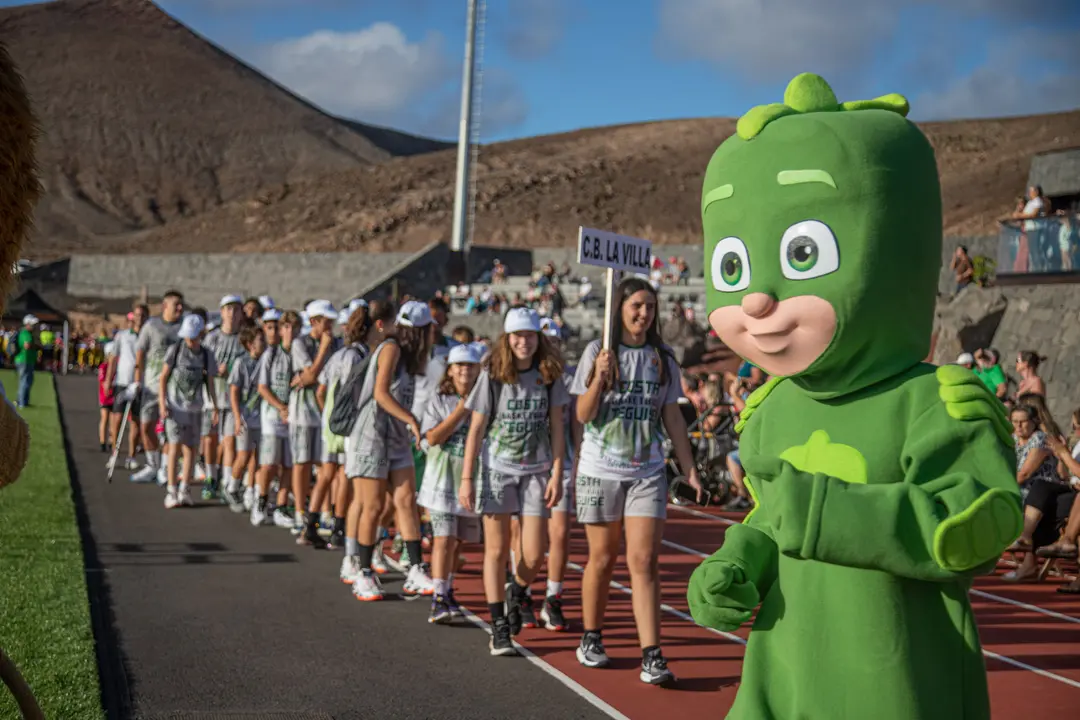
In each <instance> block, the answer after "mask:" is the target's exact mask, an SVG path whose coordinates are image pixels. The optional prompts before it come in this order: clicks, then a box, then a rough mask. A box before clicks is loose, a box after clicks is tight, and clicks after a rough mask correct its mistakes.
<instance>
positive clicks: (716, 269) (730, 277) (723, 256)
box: [709, 237, 750, 292]
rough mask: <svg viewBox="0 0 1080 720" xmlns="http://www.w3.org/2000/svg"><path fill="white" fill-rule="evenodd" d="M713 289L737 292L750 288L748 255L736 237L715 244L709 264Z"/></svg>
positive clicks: (744, 246)
mask: <svg viewBox="0 0 1080 720" xmlns="http://www.w3.org/2000/svg"><path fill="white" fill-rule="evenodd" d="M709 269H710V273H709V274H710V276H711V278H712V284H713V287H714V288H716V289H717V290H719V291H720V292H739V291H740V290H745V289H746V288H748V287H750V255H749V253H747V252H746V245H744V244H743V241H742V240H740V239H739V238H737V237H726V238H724V239H723V240H721V241H720V242H718V243H716V247H714V248H713V252H712V260H711V262H710V268H709Z"/></svg>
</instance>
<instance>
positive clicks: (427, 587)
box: [401, 563, 435, 597]
mask: <svg viewBox="0 0 1080 720" xmlns="http://www.w3.org/2000/svg"><path fill="white" fill-rule="evenodd" d="M401 592H402V593H404V595H405V597H420V596H422V595H433V594H434V593H435V583H434V581H433V580H432V579H431V575H430V574H429V572H428V567H427V563H417V564H416V565H412V566H410V567H409V574H408V576H406V578H405V584H404V585H402V586H401Z"/></svg>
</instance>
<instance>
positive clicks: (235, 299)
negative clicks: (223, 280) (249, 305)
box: [218, 295, 244, 307]
mask: <svg viewBox="0 0 1080 720" xmlns="http://www.w3.org/2000/svg"><path fill="white" fill-rule="evenodd" d="M243 304H244V298H242V297H240V296H239V295H226V296H225V297H223V298H221V302H219V303H218V307H225V306H226V305H243Z"/></svg>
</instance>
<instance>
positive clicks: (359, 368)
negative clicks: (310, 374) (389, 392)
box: [326, 338, 397, 437]
mask: <svg viewBox="0 0 1080 720" xmlns="http://www.w3.org/2000/svg"><path fill="white" fill-rule="evenodd" d="M386 342H397V341H396V340H394V339H393V338H390V339H388V340H387V341H386ZM376 354H378V348H376V350H375V352H373V353H371V354H370V355H368V356H367V357H366V358H364V359H363V360H361V361H360V362H359V363H357V364H356V365H353V366H352V367H351V368H349V374H348V375H346V376H345V379H344V380H340V381H338V383H337V385H335V386H334V409H333V410H331V411H330V419H329V420H328V421H327V423H326V427H327V429H328V430H329V431H330V432H331V433H333V434H334V435H337V436H339V437H348V436H349V435H351V434H352V431H353V428H354V427H356V421H357V419H358V418H359V417H360V411H361V410H362V409H363V408H362V407H361V405H360V393H361V392H363V389H364V379H365V378H366V377H367V371H368V368H369V367H371V359H372V358H373V357H375V355H376Z"/></svg>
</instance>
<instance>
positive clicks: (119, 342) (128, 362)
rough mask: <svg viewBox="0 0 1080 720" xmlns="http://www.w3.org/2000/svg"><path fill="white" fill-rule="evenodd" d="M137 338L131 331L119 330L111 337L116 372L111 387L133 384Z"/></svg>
mask: <svg viewBox="0 0 1080 720" xmlns="http://www.w3.org/2000/svg"><path fill="white" fill-rule="evenodd" d="M138 342H139V336H138V335H137V334H136V333H135V331H133V330H121V331H120V332H118V333H116V335H115V336H114V337H113V352H112V354H113V355H115V356H116V371H115V372H114V373H113V385H114V386H116V387H127V386H128V385H130V384H131V383H133V382H135V345H136V344H137V343H138Z"/></svg>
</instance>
